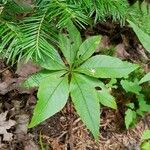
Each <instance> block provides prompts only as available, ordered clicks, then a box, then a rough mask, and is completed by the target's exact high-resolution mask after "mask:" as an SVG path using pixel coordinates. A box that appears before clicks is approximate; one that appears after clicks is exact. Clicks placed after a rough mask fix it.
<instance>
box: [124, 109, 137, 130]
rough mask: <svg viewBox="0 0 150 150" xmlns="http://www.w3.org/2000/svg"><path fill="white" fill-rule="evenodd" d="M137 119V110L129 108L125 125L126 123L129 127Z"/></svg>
mask: <svg viewBox="0 0 150 150" xmlns="http://www.w3.org/2000/svg"><path fill="white" fill-rule="evenodd" d="M135 121H136V112H135V111H133V110H131V109H128V110H127V111H126V112H125V125H126V128H127V129H128V128H129V127H130V126H132V125H133V124H134V123H135Z"/></svg>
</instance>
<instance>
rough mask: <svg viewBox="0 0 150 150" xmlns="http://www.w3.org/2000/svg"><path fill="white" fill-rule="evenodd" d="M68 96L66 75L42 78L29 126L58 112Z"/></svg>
mask: <svg viewBox="0 0 150 150" xmlns="http://www.w3.org/2000/svg"><path fill="white" fill-rule="evenodd" d="M68 97H69V84H68V78H67V77H66V76H65V77H63V78H56V77H50V78H46V79H45V80H43V81H42V82H41V83H40V87H39V90H38V102H37V104H36V106H35V109H34V114H33V117H32V120H31V123H30V124H29V128H32V127H34V126H35V125H38V124H39V123H41V122H42V121H44V120H46V119H48V118H49V117H51V116H53V115H54V114H56V113H57V112H59V111H60V110H61V109H62V108H63V107H64V106H65V104H66V102H67V99H68Z"/></svg>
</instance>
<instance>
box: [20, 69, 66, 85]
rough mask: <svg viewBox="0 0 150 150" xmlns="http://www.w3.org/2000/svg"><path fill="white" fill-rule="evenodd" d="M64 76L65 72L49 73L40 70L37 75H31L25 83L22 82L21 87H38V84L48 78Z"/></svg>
mask: <svg viewBox="0 0 150 150" xmlns="http://www.w3.org/2000/svg"><path fill="white" fill-rule="evenodd" d="M63 74H65V71H55V72H51V71H48V70H42V71H40V72H38V73H35V74H33V75H31V76H30V77H29V78H28V79H27V80H26V81H24V82H23V84H22V86H23V87H26V88H32V87H39V85H40V83H41V82H42V81H43V80H45V79H46V78H49V77H53V76H54V77H61V76H62V75H63Z"/></svg>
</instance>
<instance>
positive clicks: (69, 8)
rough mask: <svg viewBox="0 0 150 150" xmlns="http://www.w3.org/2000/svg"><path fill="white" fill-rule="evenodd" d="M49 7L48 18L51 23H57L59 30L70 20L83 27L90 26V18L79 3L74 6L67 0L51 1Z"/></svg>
mask: <svg viewBox="0 0 150 150" xmlns="http://www.w3.org/2000/svg"><path fill="white" fill-rule="evenodd" d="M74 2H75V1H74ZM48 7H49V9H48V15H47V16H48V18H49V20H50V21H52V20H53V21H54V20H56V21H57V27H58V28H60V27H63V26H64V25H65V24H66V23H67V22H68V20H70V19H72V20H73V21H74V22H75V23H77V24H78V25H80V26H82V27H84V25H87V24H88V21H89V18H88V16H87V15H85V14H84V12H83V11H82V9H81V7H80V5H78V3H76V4H75V3H74V4H73V3H72V2H71V1H66V0H50V2H49V3H48Z"/></svg>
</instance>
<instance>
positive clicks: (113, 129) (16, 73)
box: [0, 23, 150, 150]
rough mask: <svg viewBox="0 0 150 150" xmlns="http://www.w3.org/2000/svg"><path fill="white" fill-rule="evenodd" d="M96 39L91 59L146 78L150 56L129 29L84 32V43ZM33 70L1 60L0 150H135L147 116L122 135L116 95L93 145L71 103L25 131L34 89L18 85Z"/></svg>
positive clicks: (120, 109) (147, 122)
mask: <svg viewBox="0 0 150 150" xmlns="http://www.w3.org/2000/svg"><path fill="white" fill-rule="evenodd" d="M95 34H103V35H104V36H103V38H102V43H101V46H100V47H99V48H98V50H97V51H96V53H104V54H108V55H115V56H117V57H119V58H121V59H122V60H129V61H131V62H135V63H140V64H141V65H142V66H143V68H144V70H145V71H146V72H149V71H150V66H149V63H148V62H149V56H147V54H146V53H145V52H144V50H143V48H142V46H141V45H140V44H139V42H138V40H137V39H136V38H135V35H134V34H133V33H132V32H131V31H130V30H129V29H127V28H126V29H122V28H119V27H118V25H112V24H106V23H105V24H103V23H101V24H98V25H97V26H96V27H95V28H93V29H91V28H89V29H88V30H87V31H86V32H84V36H86V37H88V36H90V35H95ZM110 49H111V50H110ZM114 49H115V52H114ZM112 53H113V54H112ZM38 70H39V68H38V66H36V65H35V64H33V63H31V62H29V63H27V64H24V65H23V64H19V67H16V68H14V67H13V68H12V67H10V66H8V65H6V64H5V62H4V61H3V60H0V150H40V149H41V150H140V144H141V139H140V138H141V134H142V132H143V131H144V130H145V129H150V114H146V115H145V116H144V117H143V118H140V119H139V122H138V123H137V125H136V126H135V127H133V128H131V129H129V130H126V129H125V125H124V111H125V110H124V107H122V105H121V102H122V101H123V100H122V99H123V98H124V97H123V96H122V95H121V94H120V95H119V96H118V97H117V103H118V106H119V107H118V110H112V109H109V108H106V107H102V108H101V122H100V138H99V141H95V140H94V138H93V137H92V135H91V134H90V132H89V131H88V130H87V129H86V127H85V126H84V125H83V123H82V122H81V120H80V119H79V117H78V115H77V114H76V112H75V110H74V109H73V106H72V104H71V103H70V102H68V103H67V105H66V106H65V108H64V109H63V110H62V111H61V112H59V113H57V114H56V115H55V116H53V117H51V118H50V119H48V120H46V121H45V122H43V123H42V124H40V125H38V126H37V127H35V128H32V129H28V128H27V124H28V122H29V120H30V119H31V116H32V113H33V109H34V106H35V104H36V91H37V89H30V90H27V89H23V88H21V87H19V86H18V85H19V83H20V82H21V81H23V80H24V79H25V78H27V77H28V76H29V75H30V74H32V73H34V72H37V71H38ZM116 92H117V91H116ZM116 94H117V93H116Z"/></svg>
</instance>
